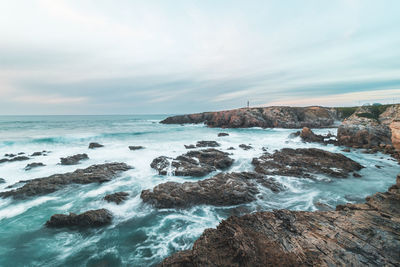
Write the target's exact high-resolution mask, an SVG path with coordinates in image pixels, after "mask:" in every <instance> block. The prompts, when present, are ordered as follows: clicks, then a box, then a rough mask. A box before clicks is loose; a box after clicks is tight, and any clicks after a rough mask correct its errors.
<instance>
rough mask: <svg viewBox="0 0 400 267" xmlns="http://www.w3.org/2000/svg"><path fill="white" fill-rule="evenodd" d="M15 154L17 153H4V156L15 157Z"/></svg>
mask: <svg viewBox="0 0 400 267" xmlns="http://www.w3.org/2000/svg"><path fill="white" fill-rule="evenodd" d="M15 156H17V155H15V154H12V153H11V154H4V157H8V158H13V157H15Z"/></svg>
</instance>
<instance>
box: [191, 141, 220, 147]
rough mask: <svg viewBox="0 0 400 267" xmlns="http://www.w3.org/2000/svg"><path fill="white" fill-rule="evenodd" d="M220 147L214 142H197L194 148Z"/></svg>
mask: <svg viewBox="0 0 400 267" xmlns="http://www.w3.org/2000/svg"><path fill="white" fill-rule="evenodd" d="M219 146H221V145H220V144H219V143H218V142H216V141H198V142H197V144H196V147H219Z"/></svg>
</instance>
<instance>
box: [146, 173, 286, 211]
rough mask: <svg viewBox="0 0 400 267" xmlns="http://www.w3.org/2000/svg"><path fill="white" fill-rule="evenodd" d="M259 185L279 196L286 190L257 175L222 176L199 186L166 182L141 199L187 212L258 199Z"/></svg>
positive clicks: (147, 191)
mask: <svg viewBox="0 0 400 267" xmlns="http://www.w3.org/2000/svg"><path fill="white" fill-rule="evenodd" d="M256 182H258V183H260V184H262V185H263V186H265V187H268V188H270V189H271V190H272V191H273V192H279V191H281V190H283V189H284V187H283V186H282V185H281V184H280V183H278V182H276V180H274V179H272V178H267V177H266V176H264V175H260V174H257V173H248V172H242V173H220V174H217V175H215V176H214V177H212V178H209V179H205V180H201V181H196V182H185V183H176V182H166V183H162V184H159V185H157V186H156V187H154V188H153V190H143V191H142V194H141V195H140V197H141V198H142V199H143V201H144V202H145V203H149V204H151V205H153V206H155V207H157V208H187V207H191V206H194V205H215V206H230V205H238V204H243V203H249V202H252V201H254V200H255V199H256V194H258V192H259V191H258V189H257V185H256Z"/></svg>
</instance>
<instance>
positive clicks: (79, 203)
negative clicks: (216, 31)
mask: <svg viewBox="0 0 400 267" xmlns="http://www.w3.org/2000/svg"><path fill="white" fill-rule="evenodd" d="M164 117H165V116H52V117H1V118H0V155H3V154H5V153H14V154H16V153H18V152H25V153H26V154H28V155H30V154H32V153H33V152H36V151H42V150H48V151H51V152H50V153H49V154H48V156H38V157H32V159H31V160H29V161H21V162H12V163H3V164H0V178H4V179H5V180H6V183H5V184H0V191H5V190H8V189H6V187H7V186H9V185H12V184H14V183H16V182H18V181H20V180H28V179H33V178H38V177H46V176H48V175H51V174H55V173H64V172H70V171H74V170H76V169H77V168H85V167H88V166H90V165H92V164H98V163H105V162H125V163H127V164H129V165H131V166H133V167H134V168H133V169H131V170H129V171H127V172H124V173H122V174H121V175H120V176H119V177H118V178H116V179H114V180H112V181H110V182H107V183H104V184H101V185H99V184H90V185H71V186H69V187H67V188H65V189H63V190H61V191H58V192H55V193H53V194H49V195H46V196H40V197H33V198H30V199H27V200H23V201H16V200H11V199H0V244H1V246H0V266H45V265H49V266H65V265H68V266H95V265H96V264H99V263H108V264H109V265H110V266H149V265H153V264H157V263H158V262H160V261H161V260H162V259H163V258H164V257H166V256H168V255H170V254H172V253H173V252H176V251H178V250H182V249H189V248H190V247H191V246H192V244H193V242H194V240H196V239H197V238H198V237H199V236H200V235H201V233H202V232H203V230H204V229H206V228H211V227H216V226H217V225H218V223H219V222H220V221H221V220H222V219H225V218H227V217H229V216H230V215H239V214H242V213H243V212H253V211H260V210H272V209H282V208H284V209H292V210H311V211H312V210H316V209H317V207H316V206H315V203H317V202H320V203H323V204H327V205H330V206H332V207H334V206H335V205H337V204H342V203H345V202H361V201H363V199H364V198H365V197H366V196H367V195H370V194H372V193H375V192H377V191H386V190H387V188H388V186H389V185H391V184H393V183H394V181H395V177H396V174H397V172H399V167H398V165H397V163H396V162H395V161H393V160H392V159H390V158H389V157H387V156H386V155H382V154H375V155H369V154H363V153H361V151H353V152H352V153H344V152H342V153H344V154H345V155H346V156H348V157H350V158H352V159H354V160H356V161H357V162H359V163H361V164H362V165H364V166H365V167H366V168H364V169H362V170H361V171H360V172H359V173H360V174H361V175H362V178H353V177H350V178H348V179H330V178H327V177H320V179H318V180H309V179H299V178H294V177H280V176H276V177H275V178H276V179H277V180H278V181H279V182H281V183H282V184H284V185H285V186H286V187H287V190H286V191H284V192H281V193H278V194H274V193H272V192H271V191H270V190H268V189H266V188H263V187H260V188H259V190H260V194H259V195H258V199H257V200H256V201H254V202H252V203H250V204H246V205H240V206H234V207H214V206H204V205H203V206H196V207H193V208H190V209H180V210H175V209H162V210H158V209H154V208H152V207H151V206H149V205H146V204H143V202H142V201H141V199H140V192H141V191H142V190H144V189H149V188H153V187H154V186H155V185H157V184H160V183H163V182H166V181H176V182H184V181H195V180H198V179H199V178H194V177H175V176H172V175H169V176H159V175H157V173H156V171H155V170H153V169H151V168H150V163H151V161H152V160H153V159H154V158H156V157H158V156H161V155H165V156H170V157H176V156H178V155H180V154H183V153H185V152H187V150H186V149H185V148H184V144H186V145H188V144H195V143H196V142H197V141H200V140H215V141H218V142H219V143H220V144H221V147H220V148H219V149H221V150H223V151H227V148H229V147H231V146H233V147H235V148H236V150H233V151H230V150H229V151H228V152H229V153H233V155H232V156H231V157H232V158H233V159H234V160H235V162H234V164H233V166H232V167H231V168H230V169H229V170H228V171H252V170H253V166H252V165H251V160H252V158H253V157H257V156H260V155H261V154H262V153H263V151H262V148H263V147H265V148H267V149H268V151H270V152H273V151H274V150H275V149H281V148H284V147H291V148H299V147H318V148H322V149H326V150H328V151H332V152H341V149H343V148H341V147H335V146H323V145H318V144H305V143H303V142H301V141H300V139H299V138H295V139H290V138H288V136H289V134H290V133H292V132H294V131H295V130H287V129H258V128H253V129H223V130H222V129H210V128H207V127H204V126H203V125H185V126H181V125H162V124H159V123H158V121H159V120H160V119H163V118H164ZM222 131H223V132H227V133H229V134H230V136H228V137H217V134H218V133H219V132H222ZM328 131H331V132H334V133H335V130H334V129H321V130H317V131H316V132H317V133H327V132H328ZM90 142H99V143H101V144H103V145H104V146H105V147H103V148H99V149H94V150H91V149H88V144H89V143H90ZM239 144H251V146H252V147H253V148H254V149H251V150H248V151H244V150H242V149H240V148H238V145H239ZM132 145H142V146H144V147H145V149H144V150H137V151H130V150H129V149H128V146H132ZM77 153H87V154H88V156H89V160H86V161H82V162H81V164H79V165H74V166H62V165H59V162H60V157H65V156H71V155H74V154H77ZM0 158H1V157H0ZM32 162H42V163H44V164H45V165H46V166H45V167H39V168H35V169H32V170H30V171H25V170H24V167H25V166H26V165H27V164H28V163H32ZM376 165H380V166H382V168H381V169H378V168H377V167H376ZM213 175H215V173H212V174H210V175H208V176H206V177H202V178H200V179H205V178H209V177H211V176H213ZM117 191H126V192H128V193H129V194H130V197H129V199H128V200H127V201H126V202H124V203H123V204H121V205H115V204H111V203H107V202H105V201H104V200H103V197H104V196H105V195H106V194H109V193H113V192H117ZM98 208H107V209H109V210H110V211H111V212H112V213H113V215H114V221H113V223H112V224H111V225H110V226H107V227H104V228H98V229H87V230H69V229H46V228H45V227H44V223H45V222H46V221H47V220H48V219H49V218H50V217H51V215H53V214H55V213H68V212H74V213H81V212H84V211H86V210H89V209H98Z"/></svg>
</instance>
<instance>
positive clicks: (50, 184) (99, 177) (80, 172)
mask: <svg viewBox="0 0 400 267" xmlns="http://www.w3.org/2000/svg"><path fill="white" fill-rule="evenodd" d="M131 168H132V167H130V166H128V165H127V164H125V163H116V162H114V163H104V164H98V165H92V166H90V167H88V168H86V169H77V170H76V171H74V172H68V173H63V174H54V175H51V176H49V177H45V178H37V179H32V180H28V181H21V182H24V183H26V184H25V185H24V186H22V187H20V188H17V189H14V190H11V191H6V192H0V197H3V198H5V197H13V198H15V199H23V198H26V197H31V196H38V195H45V194H50V193H53V192H55V191H57V190H60V189H62V188H65V187H66V186H67V185H70V184H90V183H104V182H108V181H110V180H112V179H113V178H114V177H116V176H117V175H118V174H119V173H121V172H123V171H127V170H129V169H131Z"/></svg>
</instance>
